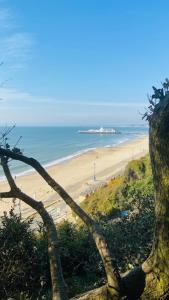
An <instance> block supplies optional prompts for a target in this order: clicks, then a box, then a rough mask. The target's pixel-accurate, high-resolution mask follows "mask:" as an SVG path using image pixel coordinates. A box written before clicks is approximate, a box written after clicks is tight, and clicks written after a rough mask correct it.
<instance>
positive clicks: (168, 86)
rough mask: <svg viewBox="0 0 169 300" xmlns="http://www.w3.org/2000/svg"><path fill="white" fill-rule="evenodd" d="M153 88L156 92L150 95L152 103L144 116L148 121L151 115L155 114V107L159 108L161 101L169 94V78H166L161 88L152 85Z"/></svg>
mask: <svg viewBox="0 0 169 300" xmlns="http://www.w3.org/2000/svg"><path fill="white" fill-rule="evenodd" d="M152 89H153V91H154V94H153V95H152V96H149V95H148V100H149V103H150V105H149V106H148V109H147V111H146V112H145V114H144V115H143V117H142V119H145V120H148V121H149V120H150V119H151V115H152V114H153V112H154V109H158V108H159V104H160V102H161V101H163V99H164V98H165V96H166V95H167V94H168V90H169V79H168V78H166V79H165V81H164V82H163V83H162V88H161V89H157V88H156V87H155V86H152Z"/></svg>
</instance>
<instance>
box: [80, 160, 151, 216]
mask: <svg viewBox="0 0 169 300" xmlns="http://www.w3.org/2000/svg"><path fill="white" fill-rule="evenodd" d="M146 194H147V195H150V194H151V195H153V184H152V177H151V165H150V160H149V157H148V156H146V157H143V158H141V159H139V160H133V161H131V162H130V163H129V164H128V166H127V167H126V170H125V172H124V176H118V177H117V178H115V179H112V180H110V181H109V182H108V183H107V184H106V185H105V186H103V187H99V188H97V189H96V190H95V192H94V193H92V194H91V195H88V196H87V197H86V199H85V200H84V201H83V202H82V204H81V207H82V208H83V209H84V210H85V211H86V212H87V213H89V214H90V215H92V216H93V217H101V216H102V217H103V216H107V217H113V216H116V215H117V214H118V212H119V210H126V209H130V210H133V209H134V208H135V205H134V202H135V201H134V199H135V200H137V199H138V198H140V197H142V196H144V197H145V196H146Z"/></svg>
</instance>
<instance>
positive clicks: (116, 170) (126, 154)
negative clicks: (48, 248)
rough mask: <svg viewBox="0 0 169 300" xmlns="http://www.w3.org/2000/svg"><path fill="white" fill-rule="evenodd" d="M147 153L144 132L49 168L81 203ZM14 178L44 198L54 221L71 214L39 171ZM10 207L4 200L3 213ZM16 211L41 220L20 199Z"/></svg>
mask: <svg viewBox="0 0 169 300" xmlns="http://www.w3.org/2000/svg"><path fill="white" fill-rule="evenodd" d="M147 153H148V136H146V135H144V136H141V137H140V138H137V139H135V140H132V141H130V142H124V143H122V144H121V145H119V146H116V147H107V148H106V147H105V148H96V149H94V150H90V151H88V152H85V153H83V154H81V155H79V156H76V157H74V158H72V159H70V160H67V161H64V162H62V163H60V164H55V165H52V166H49V167H47V171H48V172H49V174H50V175H51V176H52V177H53V178H54V179H55V180H56V181H57V182H58V183H59V184H60V185H61V186H62V187H63V188H64V189H65V190H66V191H67V192H68V193H69V194H70V195H71V197H72V198H73V199H74V200H75V201H76V202H77V203H80V202H81V201H82V200H83V199H84V197H85V195H86V194H88V193H91V192H92V191H94V189H95V188H96V187H97V186H99V185H103V184H105V183H106V182H107V181H108V180H109V179H111V178H113V177H115V176H117V175H120V174H122V173H123V171H124V169H125V167H126V165H127V163H128V162H129V161H130V160H132V159H137V158H140V157H142V156H144V155H145V154H147ZM15 181H16V184H17V186H18V187H19V188H20V189H21V190H22V191H24V192H25V193H26V194H28V195H29V196H31V197H33V198H34V199H36V200H38V201H43V203H44V206H45V207H46V208H47V210H48V211H49V212H50V213H51V215H52V217H53V218H54V220H55V222H57V221H58V222H59V221H60V220H62V219H64V218H68V217H69V215H70V209H69V207H67V205H66V204H65V203H64V202H63V200H62V199H60V197H59V196H58V195H57V194H56V192H55V191H53V190H52V189H51V187H49V186H48V185H47V184H46V182H45V181H44V180H43V179H42V178H41V177H40V176H39V175H38V174H37V173H35V172H31V173H28V174H26V175H23V176H16V178H15ZM8 190H9V186H8V184H7V182H0V191H1V192H3V191H8ZM11 206H12V201H11V199H1V206H0V215H2V214H3V212H4V211H7V212H8V211H9V210H10V208H11ZM16 211H17V212H21V213H22V216H23V218H28V217H30V216H34V217H35V218H36V219H39V217H38V216H37V215H36V213H35V211H34V210H33V209H32V208H30V207H29V206H27V205H26V204H25V203H23V202H21V201H18V200H17V201H16Z"/></svg>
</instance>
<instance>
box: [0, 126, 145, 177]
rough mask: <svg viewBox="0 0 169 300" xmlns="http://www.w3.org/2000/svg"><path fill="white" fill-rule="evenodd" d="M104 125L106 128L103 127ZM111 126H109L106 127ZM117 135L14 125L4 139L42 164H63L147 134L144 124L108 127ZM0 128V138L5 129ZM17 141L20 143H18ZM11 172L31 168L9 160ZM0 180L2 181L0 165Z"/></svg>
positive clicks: (63, 128)
mask: <svg viewBox="0 0 169 300" xmlns="http://www.w3.org/2000/svg"><path fill="white" fill-rule="evenodd" d="M104 128H106V127H104ZM109 128H110V127H109ZM111 128H114V129H116V130H117V131H118V132H119V134H80V133H79V132H78V131H79V130H88V129H99V127H97V126H92V127H87V126H86V127H80V126H79V127H16V128H14V129H13V130H12V131H11V132H10V133H9V135H8V140H7V142H8V143H9V144H10V145H11V146H12V147H13V146H15V145H16V146H17V147H18V148H20V149H21V151H22V152H23V154H24V155H27V156H28V157H34V158H35V159H37V160H38V161H39V162H40V163H41V164H42V165H43V166H45V167H47V166H52V165H55V164H59V163H64V162H65V161H67V160H70V159H72V158H73V157H75V156H78V155H80V154H82V153H85V152H87V151H90V150H92V149H95V148H99V147H116V146H118V145H120V144H122V143H124V142H127V141H132V140H134V139H136V138H139V137H141V136H143V135H146V134H147V133H148V128H147V127H146V126H138V125H131V126H124V125H121V126H111ZM4 130H5V129H4V127H0V137H1V136H2V133H3V132H4ZM18 140H19V143H18V144H17V142H18ZM9 166H10V169H11V172H12V174H13V175H23V174H26V173H29V172H31V171H32V169H30V167H29V166H27V165H25V164H23V163H20V162H17V161H13V160H12V161H10V162H9ZM0 180H4V176H3V171H2V167H1V166H0Z"/></svg>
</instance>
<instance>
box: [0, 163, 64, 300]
mask: <svg viewBox="0 0 169 300" xmlns="http://www.w3.org/2000/svg"><path fill="white" fill-rule="evenodd" d="M7 161H8V160H7V159H6V158H5V157H1V164H2V167H3V170H4V173H5V176H6V178H7V180H8V183H9V185H10V188H11V191H10V192H7V193H0V197H2V198H3V197H5V198H8V197H14V198H18V199H20V200H22V201H24V202H25V203H26V204H27V205H29V206H31V207H32V208H33V209H35V210H36V211H37V212H38V213H39V215H40V216H41V218H42V220H43V222H44V225H45V227H46V230H47V238H48V256H49V263H50V274H51V281H52V300H67V299H68V298H67V293H66V285H65V281H64V278H63V273H62V267H61V262H60V255H59V247H58V237H57V231H56V227H55V224H54V222H53V219H52V218H51V216H50V215H49V213H48V212H47V210H46V209H45V208H44V205H43V203H42V202H38V201H36V200H34V199H33V198H31V197H29V196H28V195H26V194H24V193H22V192H21V191H20V189H18V188H17V186H16V184H15V181H14V180H13V177H12V175H11V173H10V170H9V167H8V163H7Z"/></svg>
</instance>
